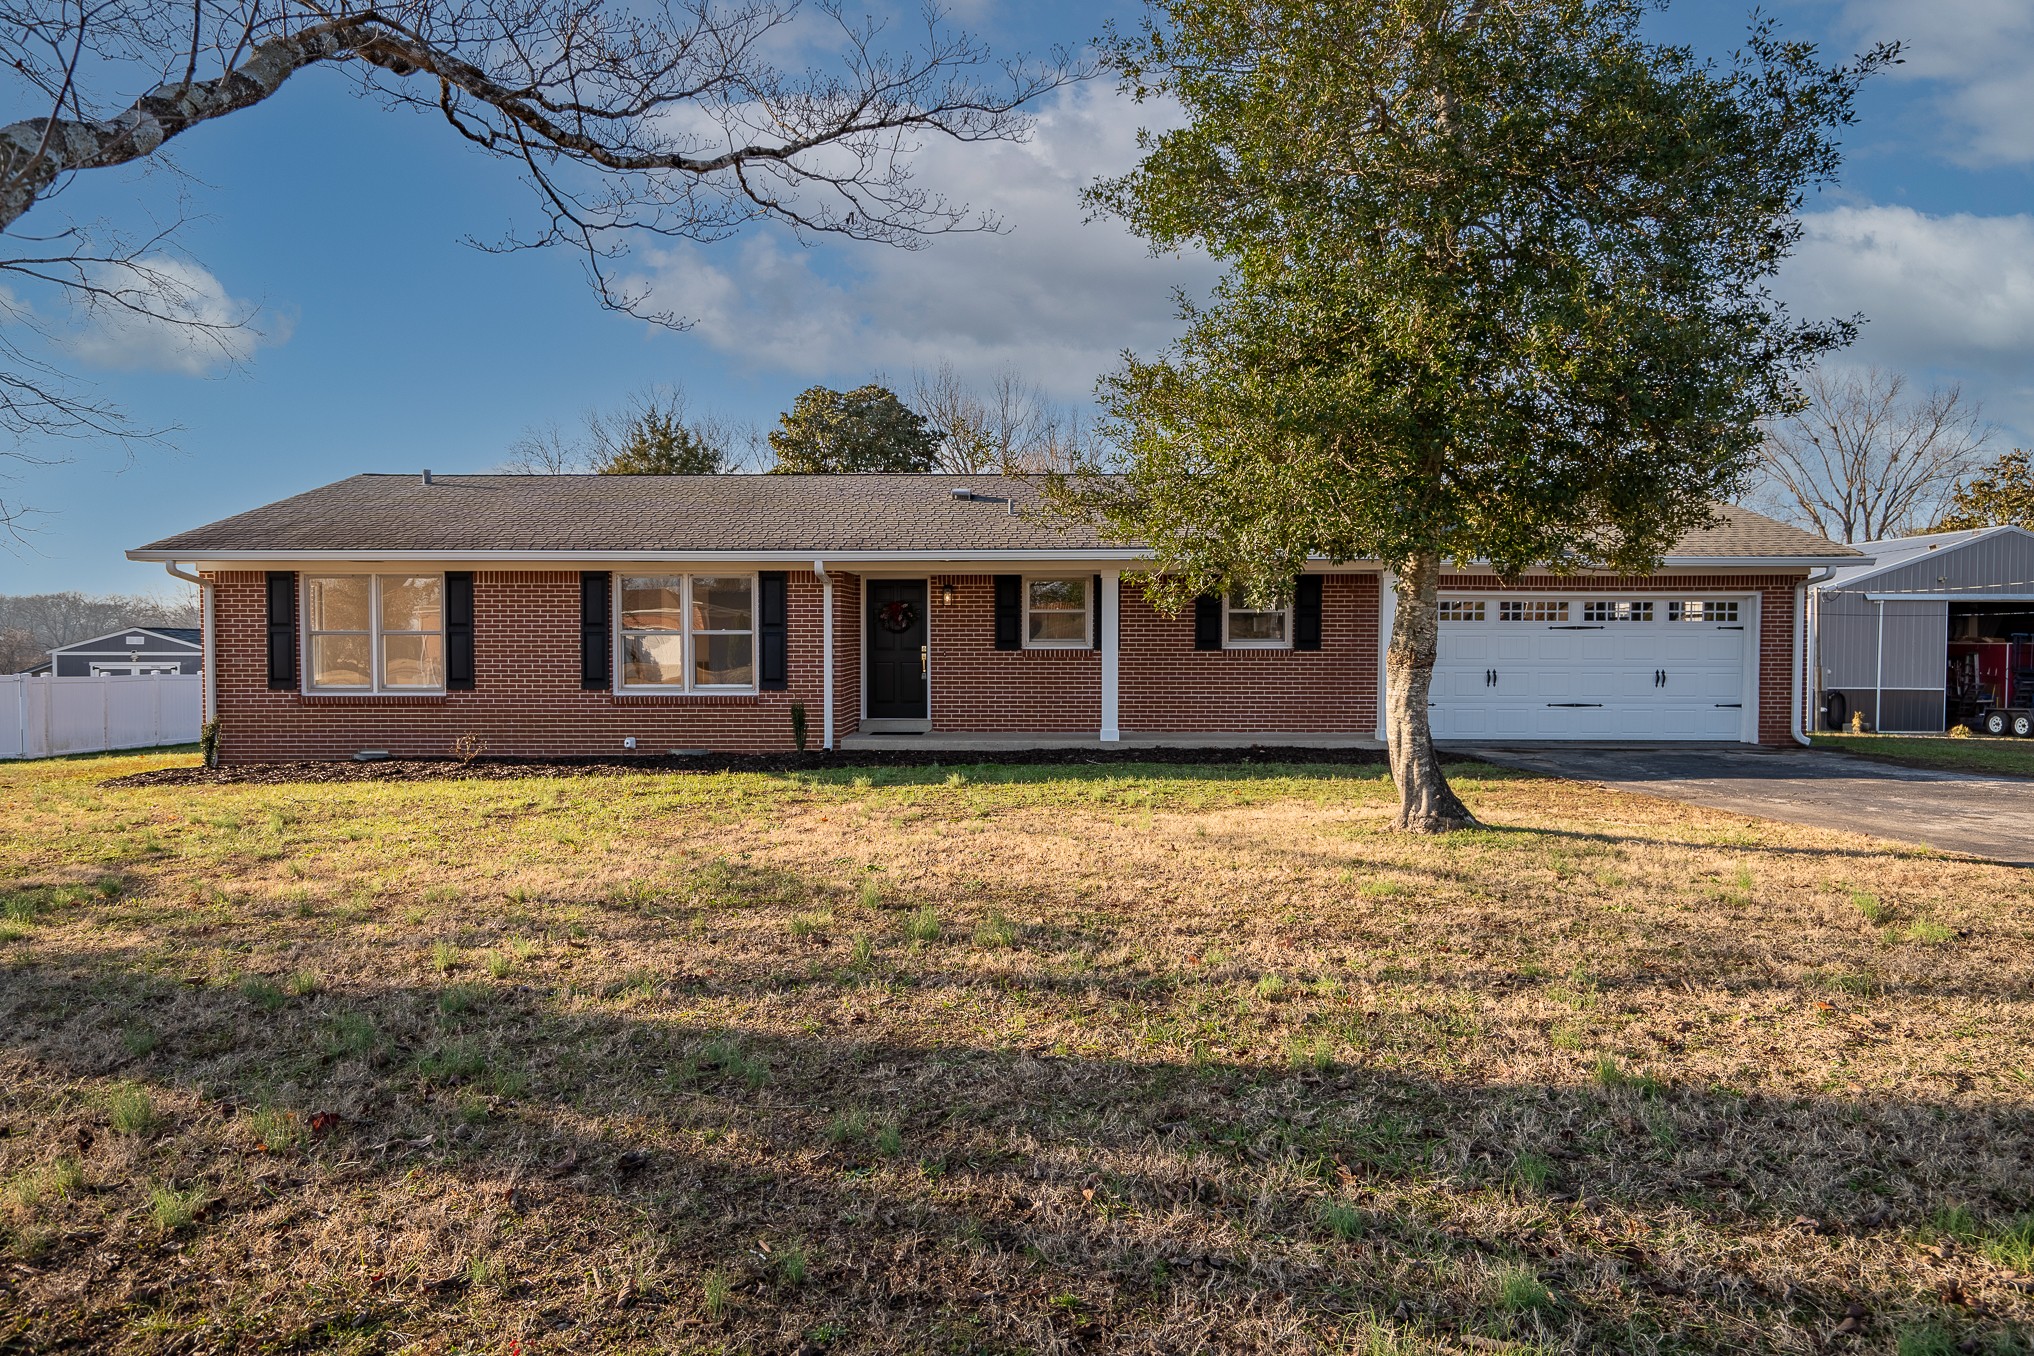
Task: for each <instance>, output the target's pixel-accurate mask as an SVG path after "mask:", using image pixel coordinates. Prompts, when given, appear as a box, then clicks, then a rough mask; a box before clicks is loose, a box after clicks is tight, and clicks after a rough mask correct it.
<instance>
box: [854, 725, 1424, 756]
mask: <svg viewBox="0 0 2034 1356" xmlns="http://www.w3.org/2000/svg"><path fill="white" fill-rule="evenodd" d="M840 746H841V748H843V749H919V750H923V751H924V752H927V753H995V752H999V751H1002V750H1007V749H1135V748H1148V749H1247V748H1251V747H1254V746H1262V747H1264V748H1276V749H1381V748H1383V747H1384V744H1383V742H1382V741H1381V740H1377V739H1372V738H1371V737H1370V736H1368V735H1346V734H1304V733H1288V732H1283V731H1278V730H1253V731H1249V732H1247V733H1242V734H1236V733H1223V734H1155V733H1146V732H1142V731H1130V730H1125V731H1124V732H1123V738H1122V739H1121V740H1119V741H1118V742H1116V743H1113V744H1104V743H1103V742H1102V741H1101V740H1100V739H1098V738H1096V737H1095V736H1094V735H1091V734H1065V733H1044V732H1040V733H1037V734H970V733H968V732H966V731H944V730H941V731H934V732H931V733H927V734H869V733H862V732H859V731H858V732H856V733H854V734H851V735H843V736H842V737H841V739H840Z"/></svg>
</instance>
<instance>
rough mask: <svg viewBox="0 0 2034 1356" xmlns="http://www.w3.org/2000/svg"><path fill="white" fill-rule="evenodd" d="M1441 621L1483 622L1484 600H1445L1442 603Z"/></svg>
mask: <svg viewBox="0 0 2034 1356" xmlns="http://www.w3.org/2000/svg"><path fill="white" fill-rule="evenodd" d="M1440 609H1441V620H1442V621H1444V622H1480V621H1482V620H1483V616H1484V612H1483V600H1482V599H1481V598H1477V599H1474V600H1465V599H1460V598H1443V599H1442V600H1441V603H1440Z"/></svg>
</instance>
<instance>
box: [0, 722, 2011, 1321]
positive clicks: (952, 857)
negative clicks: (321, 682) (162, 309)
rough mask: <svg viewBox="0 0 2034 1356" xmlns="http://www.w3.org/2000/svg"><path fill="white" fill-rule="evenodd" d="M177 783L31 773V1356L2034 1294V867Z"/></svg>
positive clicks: (1009, 799)
mask: <svg viewBox="0 0 2034 1356" xmlns="http://www.w3.org/2000/svg"><path fill="white" fill-rule="evenodd" d="M189 761H190V760H189V759H188V758H173V757H172V758H166V757H163V756H160V755H156V756H150V757H126V758H105V759H99V760H90V761H64V762H47V763H36V764H14V765H0V1249H4V1252H5V1254H6V1255H5V1257H4V1258H0V1350H12V1349H14V1348H15V1347H20V1348H25V1349H29V1350H38V1349H43V1348H56V1347H62V1348H64V1349H66V1350H91V1351H105V1352H141V1351H178V1352H185V1351H221V1350H236V1351H237V1350H250V1351H252V1350H262V1351H291V1352H313V1351H320V1352H322V1351H349V1352H350V1351H384V1350H387V1351H398V1350H401V1351H419V1352H453V1351H462V1352H464V1351H475V1352H480V1351H485V1352H517V1353H531V1352H538V1351H557V1352H601V1353H607V1352H646V1353H647V1352H653V1351H679V1352H709V1351H712V1352H737V1351H739V1352H748V1351H761V1352H770V1353H786V1354H787V1356H788V1354H789V1353H794V1352H805V1353H848V1352H923V1351H952V1352H1020V1351H1022V1352H1030V1351H1076V1350H1087V1351H1103V1350H1107V1351H1131V1352H1153V1353H1157V1352H1180V1351H1187V1350H1202V1351H1209V1350H1221V1351H1281V1352H1284V1351H1293V1352H1299V1351H1307V1352H1313V1351H1358V1352H1374V1353H1391V1352H1425V1351H1435V1352H1443V1351H1445V1352H1462V1351H1479V1352H1491V1351H1506V1350H1512V1351H1547V1352H1552V1351H1580V1350H1593V1351H1612V1350H1615V1351H1628V1352H1650V1351H1676V1352H1698V1351H1718V1350H1732V1351H1739V1350H1762V1351H1788V1352H1822V1351H1852V1350H1856V1351H1893V1350H1895V1349H1897V1350H1899V1351H1901V1352H1942V1353H1949V1352H1953V1351H1957V1350H1979V1351H1996V1352H2005V1351H2011V1350H2020V1349H2024V1348H2023V1347H2022V1346H2020V1345H2019V1344H2021V1343H2023V1342H2024V1341H2025V1339H2026V1337H2027V1335H2028V1333H2029V1331H2030V1324H2034V1293H2030V1292H2034V1217H2030V1216H2029V1215H2028V1214H2027V1213H2025V1212H2028V1211H2030V1210H2034V1201H2030V1199H2029V1187H2028V1183H2029V1181H2030V1164H2034V1119H2030V1117H2029V1114H2028V1112H2029V1101H2030V1096H2034V1059H2030V1041H2029V1032H2030V1031H2034V945H2030V942H2034V876H2030V875H2028V874H2026V873H2021V872H2015V871H2013V870H2011V869H2009V868H2004V867H1997V866H1991V865H1986V864H1980V863H1974V862H1968V861H1964V860H1960V859H1955V858H1948V857H1944V856H1941V855H1939V854H1934V853H1930V852H1927V851H1924V850H1921V849H1910V848H1904V847H1898V846H1893V845H1888V844H1884V843H1879V842H1874V841H1871V840H1868V839H1864V838H1860V837H1850V836H1843V835H1835V834H1829V833H1824V832H1820V831H1815V830H1809V829H1802V828H1794V827H1789V826H1780V825H1773V824H1767V823H1763V822H1759V821H1753V820H1747V819H1745V818H1742V817H1739V816H1734V815H1728V814H1723V813H1718V812H1712V811H1706V810H1699V809H1692V808H1685V807H1679V806H1674V805H1670V804H1667V803H1664V802H1660V801H1656V800H1652V799H1648V798H1644V797H1636V796H1625V795H1620V794H1617V793H1614V792H1610V791H1605V790H1602V789H1600V788H1595V787H1590V786H1586V785H1578V784H1573V783H1565V782H1556V781H1548V780H1542V779H1537V778H1533V777H1529V776H1526V775H1523V774H1514V773H1509V772H1502V771H1498V770H1496V769H1491V768H1486V767H1478V766H1472V767H1467V768H1462V769H1458V770H1457V773H1458V776H1459V778H1460V780H1459V781H1458V786H1459V787H1460V788H1461V789H1462V790H1463V791H1464V792H1465V794H1466V796H1467V798H1468V800H1469V801H1470V803H1471V805H1472V806H1473V807H1475V808H1476V809H1477V810H1478V812H1479V813H1481V814H1482V815H1483V816H1485V817H1486V819H1487V820H1488V821H1489V823H1490V825H1491V827H1490V828H1489V829H1487V830H1485V831H1481V832H1476V833H1468V834H1460V835H1455V836H1453V837H1450V838H1446V839H1441V840H1432V841H1422V840H1411V839H1406V838H1402V837H1399V836H1396V835H1393V834H1390V833H1388V832H1385V831H1384V830H1383V827H1382V826H1383V824H1384V822H1385V818H1386V815H1387V814H1388V810H1389V804H1390V798H1389V784H1388V782H1387V781H1386V780H1384V778H1383V777H1382V776H1381V775H1379V774H1378V771H1377V770H1376V769H1373V768H1346V767H1334V766H1310V767H1290V768H1278V767H1264V768H1252V767H1210V768H1194V767H1151V766H1143V767H1140V766H1104V767H1092V768H1080V767H1071V768H1070V767H1022V768H1007V767H963V768H956V769H944V768H942V769H885V770H878V771H870V772H854V771H840V772H823V773H803V774H797V773H794V774H785V775H762V774H720V775H703V774H692V775H686V774H668V775H625V776H585V777H563V778H527V779H518V780H487V781H439V782H424V783H409V784H399V783H390V784H377V783H357V782H356V783H339V784H322V785H311V784H293V785H279V786H263V785H202V786H196V787H184V788H164V787H153V788H142V787H117V786H116V787H103V786H102V785H101V780H102V779H103V778H106V777H109V776H113V775H116V774H121V773H126V772H132V771H136V770H141V769H144V768H150V767H158V766H165V765H171V764H175V763H179V762H183V763H188V762H189ZM1960 1343H1963V1344H1967V1345H1964V1346H1961V1347H1960V1346H1959V1344H1960Z"/></svg>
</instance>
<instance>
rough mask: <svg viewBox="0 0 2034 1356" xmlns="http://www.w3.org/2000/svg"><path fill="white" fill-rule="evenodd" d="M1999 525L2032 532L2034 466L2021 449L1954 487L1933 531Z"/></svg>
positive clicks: (2033, 530)
mask: <svg viewBox="0 0 2034 1356" xmlns="http://www.w3.org/2000/svg"><path fill="white" fill-rule="evenodd" d="M2002 523H2003V524H2009V525H2011V526H2014V527H2024V528H2026V529H2027V530H2028V531H2030V532H2034V464H2030V462H2029V458H2028V454H2027V451H2026V449H2024V448H2019V447H2016V448H2014V449H2013V450H2012V451H2011V452H2008V453H2006V454H2005V455H2003V456H2001V457H2000V458H1999V459H1998V460H1997V461H1995V462H1993V463H1992V464H1991V465H1990V466H1989V467H1987V468H1986V469H1985V470H1983V471H1980V472H1979V473H1978V474H1977V475H1974V476H1972V477H1971V478H1970V480H1969V481H1967V482H1965V483H1964V484H1962V485H1959V486H1957V487H1956V492H1955V493H1954V494H1952V495H1950V497H1949V511H1948V512H1947V513H1945V514H1944V515H1943V517H1942V521H1941V522H1940V523H1938V524H1937V525H1936V528H1935V530H1936V531H1938V532H1953V531H1956V530H1958V529H1960V528H1972V527H1995V526H1998V525H2000V524H2002Z"/></svg>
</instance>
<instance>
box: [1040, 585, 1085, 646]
mask: <svg viewBox="0 0 2034 1356" xmlns="http://www.w3.org/2000/svg"><path fill="white" fill-rule="evenodd" d="M1093 592H1094V586H1093V581H1092V580H1091V579H1090V578H1089V577H1088V576H1086V575H1069V576H1053V577H1052V578H1049V579H1026V580H1025V581H1024V648H1025V649H1027V650H1085V649H1088V648H1090V647H1091V646H1093V645H1094V643H1095V640H1094V635H1095V632H1094V627H1093V626H1092V625H1091V624H1090V621H1089V616H1090V614H1089V611H1088V609H1089V608H1091V607H1093V606H1094V602H1095V600H1094V599H1093V597H1091V596H1090V595H1091V594H1093Z"/></svg>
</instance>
